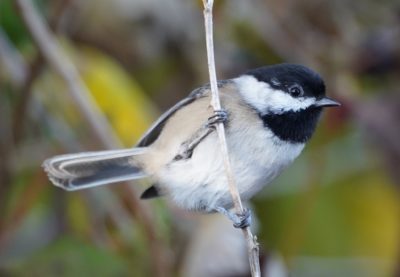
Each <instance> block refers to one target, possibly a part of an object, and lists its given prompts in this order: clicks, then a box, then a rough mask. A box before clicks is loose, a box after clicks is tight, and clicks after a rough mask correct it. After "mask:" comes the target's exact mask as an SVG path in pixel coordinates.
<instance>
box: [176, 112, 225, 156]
mask: <svg viewBox="0 0 400 277" xmlns="http://www.w3.org/2000/svg"><path fill="white" fill-rule="evenodd" d="M227 119H228V113H227V112H226V111H225V110H217V111H214V115H213V116H211V117H209V118H208V120H207V122H206V124H204V125H203V126H202V127H201V128H200V129H199V130H197V132H195V133H194V134H193V135H192V136H191V138H190V139H188V140H187V141H185V142H184V143H182V145H181V148H180V150H179V152H178V154H177V155H176V156H175V157H174V161H177V160H183V159H188V158H190V157H191V156H192V154H193V150H194V149H195V148H196V147H197V145H199V143H200V142H201V141H202V140H203V139H205V138H206V137H207V136H208V135H209V134H211V133H212V132H213V131H214V130H215V125H216V124H218V123H220V122H222V123H224V122H226V120H227Z"/></svg>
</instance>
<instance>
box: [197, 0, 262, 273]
mask: <svg viewBox="0 0 400 277" xmlns="http://www.w3.org/2000/svg"><path fill="white" fill-rule="evenodd" d="M213 4H214V0H203V5H204V23H205V31H206V43H207V61H208V70H209V74H210V85H211V93H212V98H211V105H212V107H213V109H214V111H217V110H221V103H220V100H219V95H218V85H217V74H216V72H215V59H214V42H213V21H212V8H213ZM217 133H218V138H219V142H220V147H221V154H222V157H223V161H224V168H225V173H226V177H227V180H228V185H229V191H230V193H231V195H232V200H233V204H234V207H235V210H236V213H238V214H243V212H244V210H243V205H242V201H241V199H240V195H239V191H238V189H237V186H236V183H235V178H234V175H233V171H232V167H231V164H230V161H229V154H228V146H227V143H226V137H225V127H224V124H223V123H221V122H220V123H218V124H217ZM243 234H244V236H245V238H246V242H247V251H248V255H249V262H250V269H251V275H252V276H253V277H254V276H257V277H259V276H261V273H260V259H259V249H258V243H257V238H256V237H255V236H253V234H252V233H251V230H250V227H246V228H243Z"/></svg>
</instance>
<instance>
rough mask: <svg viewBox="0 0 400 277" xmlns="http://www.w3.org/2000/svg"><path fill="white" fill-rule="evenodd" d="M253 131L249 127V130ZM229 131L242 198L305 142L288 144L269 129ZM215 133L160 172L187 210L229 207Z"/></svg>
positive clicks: (270, 176)
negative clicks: (181, 158) (185, 158)
mask: <svg viewBox="0 0 400 277" xmlns="http://www.w3.org/2000/svg"><path fill="white" fill-rule="evenodd" d="M249 131H250V130H249ZM241 132H242V133H241V134H240V135H235V134H230V135H229V136H228V137H229V140H228V150H229V155H230V160H231V164H232V167H233V172H234V174H235V181H236V185H237V187H238V190H239V193H240V195H241V198H242V199H243V200H246V199H249V198H251V197H252V196H253V195H254V194H256V193H257V192H258V191H260V190H261V189H262V188H263V187H264V186H265V185H267V184H268V183H269V182H271V181H272V180H273V179H274V178H275V177H276V176H277V175H278V174H279V173H280V172H281V171H282V170H283V169H284V168H286V167H287V166H288V165H289V164H290V163H291V162H292V161H293V160H294V159H295V158H296V157H297V156H298V155H299V154H300V153H301V151H302V150H303V148H304V144H289V143H286V142H283V141H281V140H279V139H278V138H276V137H275V136H273V135H272V134H271V133H270V132H269V131H268V130H265V129H264V130H260V131H258V132H254V130H253V131H251V133H252V136H246V133H243V130H241ZM219 147H220V146H219V142H218V140H217V136H216V134H215V133H212V134H211V135H209V136H208V137H207V138H206V139H205V140H204V141H202V142H201V143H200V144H199V145H198V146H197V148H196V149H195V151H194V152H193V155H192V157H191V158H190V159H187V160H181V161H175V162H172V163H170V164H169V165H167V166H166V167H165V168H164V169H163V170H162V171H161V172H160V175H159V176H158V179H159V180H160V182H161V184H162V185H163V187H165V190H166V191H167V194H168V195H169V196H170V197H172V199H173V200H174V201H175V202H176V203H177V204H178V205H179V206H181V207H183V208H185V209H188V210H203V211H204V210H210V209H212V208H213V207H217V206H222V207H225V208H230V207H231V206H232V199H231V195H230V193H229V188H228V184H227V181H226V175H225V170H224V165H223V161H222V157H221V151H220V148H219Z"/></svg>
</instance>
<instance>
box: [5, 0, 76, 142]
mask: <svg viewBox="0 0 400 277" xmlns="http://www.w3.org/2000/svg"><path fill="white" fill-rule="evenodd" d="M72 2H73V0H61V1H56V4H55V7H54V8H53V10H52V14H51V16H50V19H49V27H50V29H51V30H53V31H54V32H57V31H58V30H59V29H60V25H61V22H62V19H63V15H64V12H65V11H66V10H68V7H69V6H70V5H71V3H72ZM44 62H45V61H44V59H43V57H42V55H41V54H40V53H37V54H36V55H35V56H34V58H33V59H32V62H31V63H30V65H29V70H28V72H27V75H26V76H25V81H24V82H23V84H22V86H21V88H20V91H19V97H18V98H19V100H18V101H17V104H16V108H15V109H14V114H13V126H12V130H13V137H14V142H15V143H18V142H19V141H20V139H21V133H22V130H23V129H24V120H25V116H26V111H27V109H28V106H29V104H30V102H31V98H32V85H33V84H34V82H35V80H36V79H37V77H38V76H40V74H41V73H42V71H43V68H44Z"/></svg>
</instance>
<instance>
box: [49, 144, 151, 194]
mask: <svg viewBox="0 0 400 277" xmlns="http://www.w3.org/2000/svg"><path fill="white" fill-rule="evenodd" d="M145 151H146V148H132V149H122V150H109V151H98V152H83V153H77V154H67V155H60V156H55V157H53V158H50V159H48V160H45V161H44V163H43V168H44V170H45V171H46V172H47V175H48V176H49V179H50V181H51V182H52V183H53V184H54V185H55V186H58V187H61V188H63V189H65V190H69V191H73V190H79V189H84V188H90V187H95V186H100V185H105V184H109V183H115V182H120V181H127V180H133V179H139V178H143V177H145V176H146V174H145V173H144V172H143V171H142V170H141V168H140V165H139V164H138V162H137V157H135V156H138V155H142V154H144V153H145Z"/></svg>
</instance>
